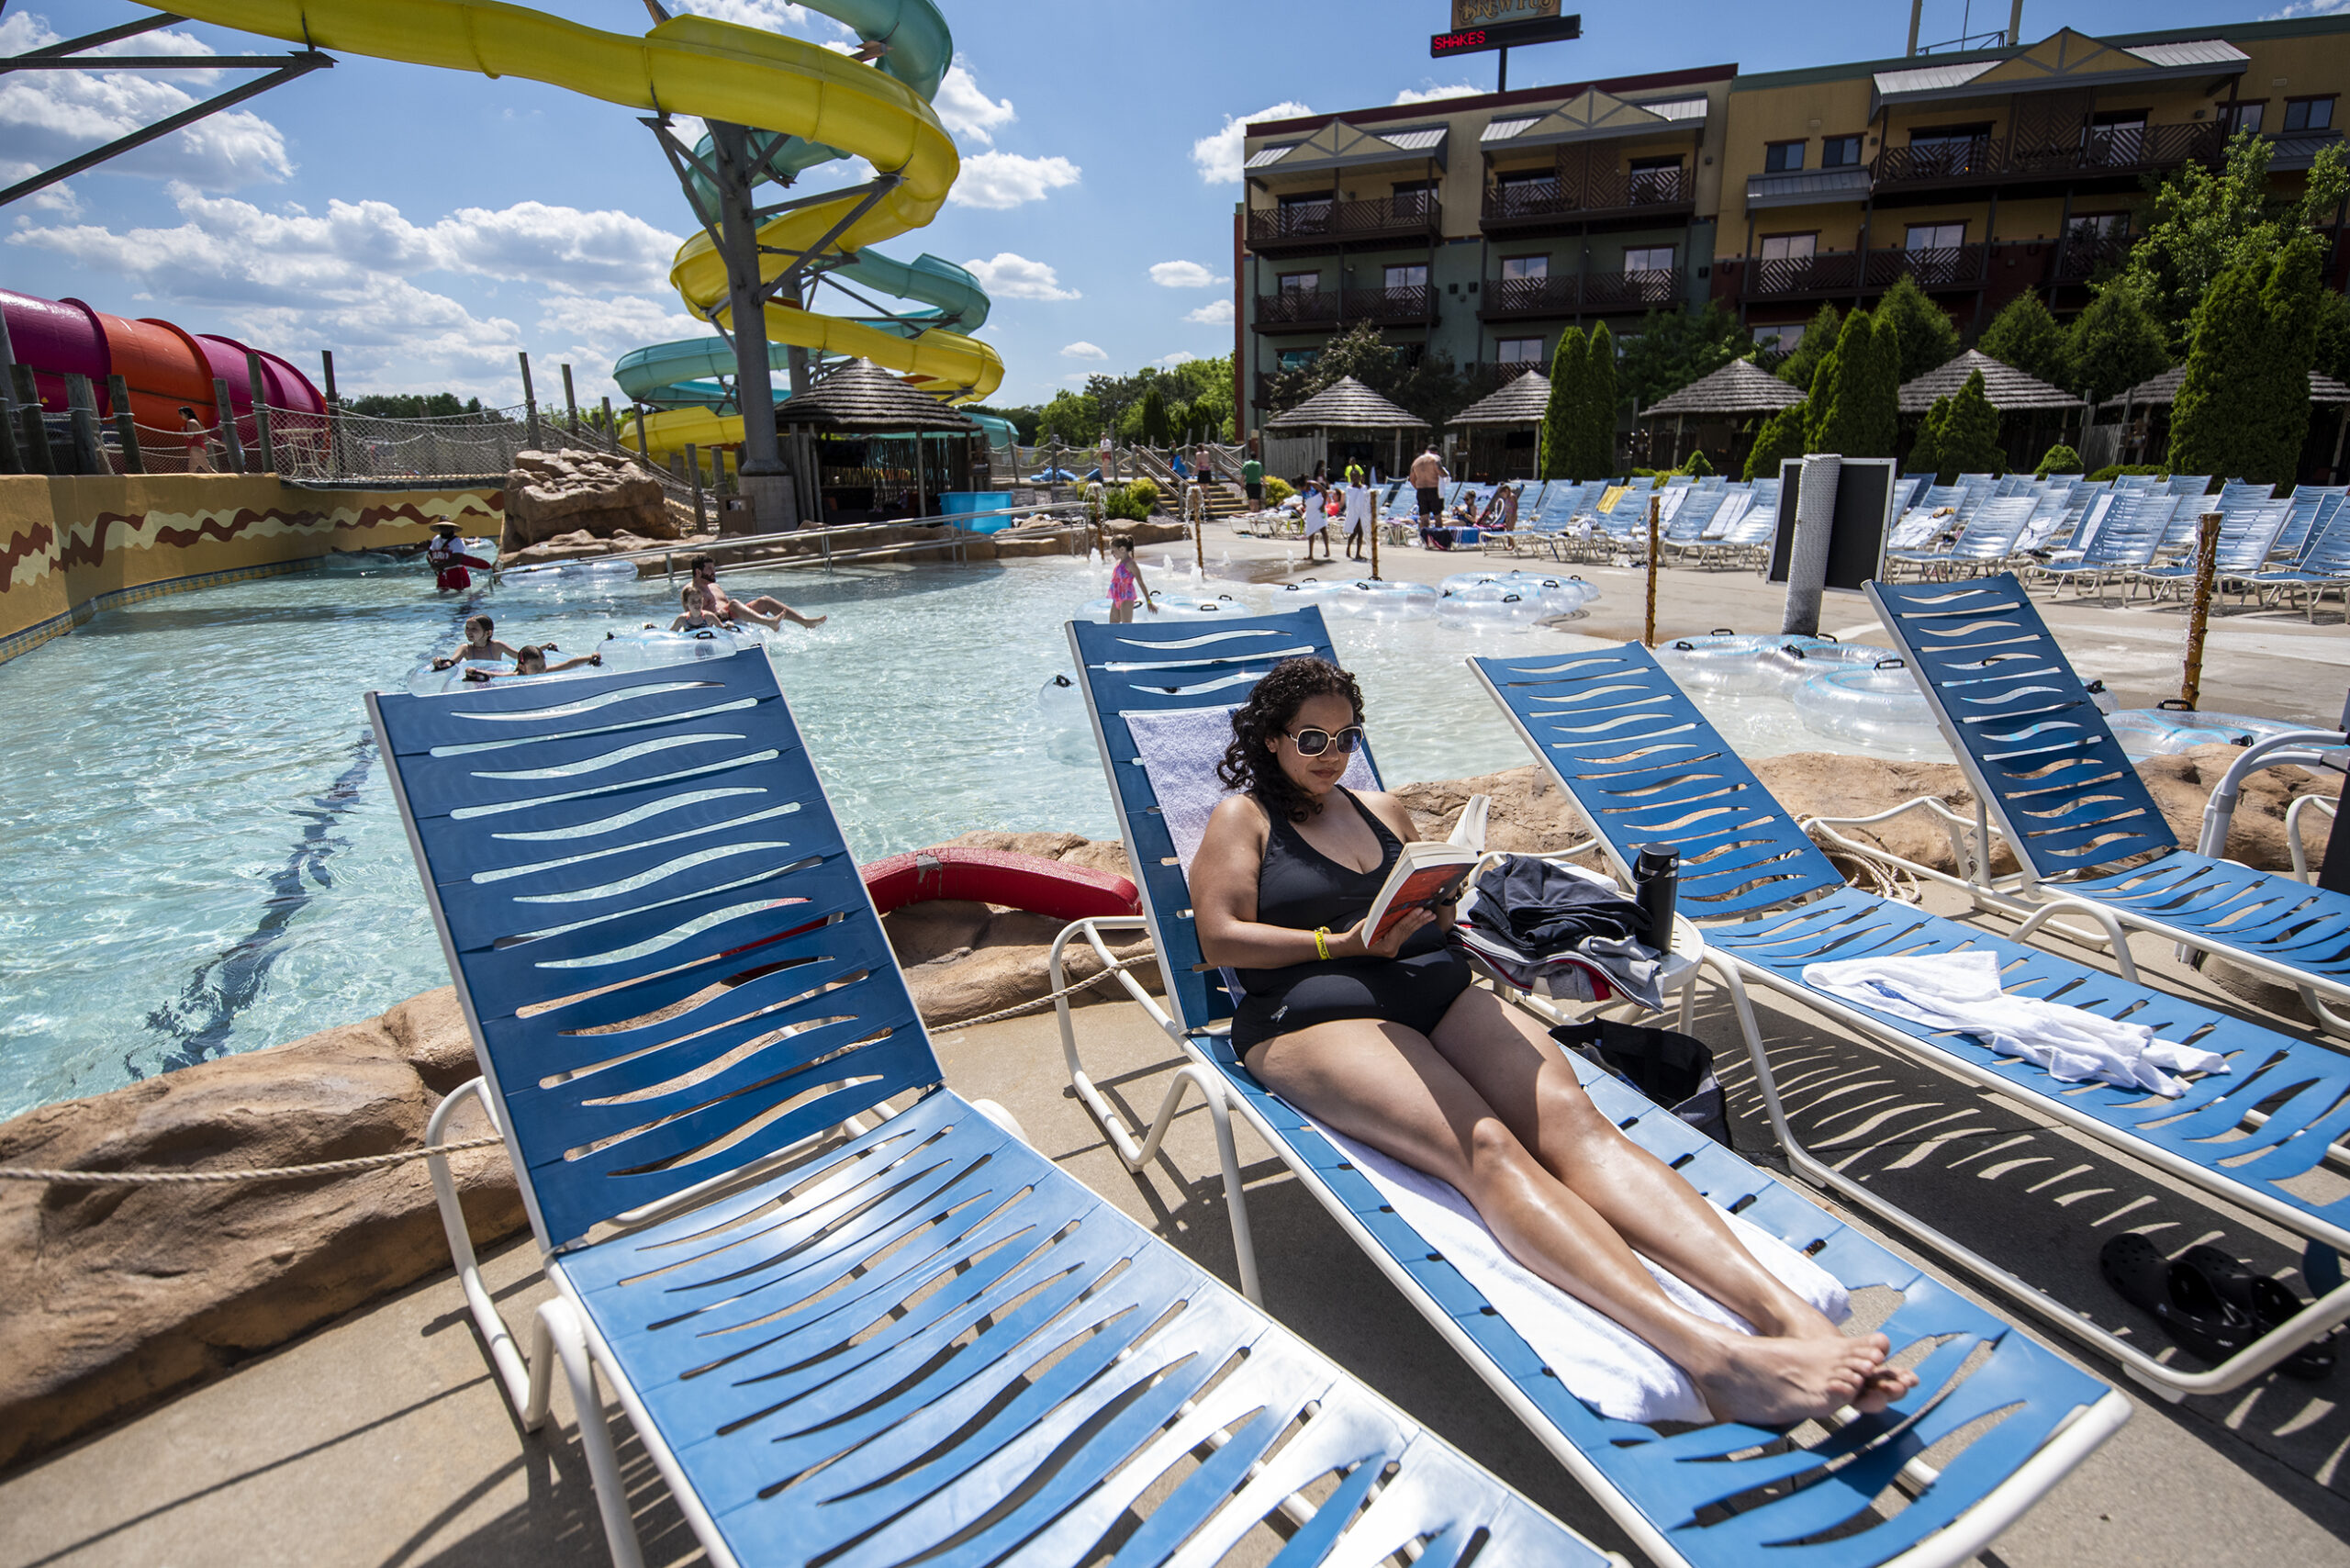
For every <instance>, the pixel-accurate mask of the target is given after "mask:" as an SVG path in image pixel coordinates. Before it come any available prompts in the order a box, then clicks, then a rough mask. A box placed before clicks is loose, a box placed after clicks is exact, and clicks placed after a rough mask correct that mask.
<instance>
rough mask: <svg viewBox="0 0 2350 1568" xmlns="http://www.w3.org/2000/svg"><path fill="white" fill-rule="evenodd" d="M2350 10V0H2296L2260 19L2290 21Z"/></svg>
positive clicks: (2332, 14) (2328, 15)
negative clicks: (2294, 18)
mask: <svg viewBox="0 0 2350 1568" xmlns="http://www.w3.org/2000/svg"><path fill="white" fill-rule="evenodd" d="M2344 11H2350V0H2294V3H2293V4H2292V5H2290V6H2286V7H2285V8H2284V9H2283V10H2281V11H2271V12H2269V13H2268V14H2267V15H2266V16H2264V17H2261V18H2260V19H2261V20H2262V21H2264V22H2282V21H2288V20H2290V19H2291V18H2293V17H2332V16H2336V15H2338V14H2340V13H2341V12H2344Z"/></svg>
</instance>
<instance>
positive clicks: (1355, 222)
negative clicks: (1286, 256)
mask: <svg viewBox="0 0 2350 1568" xmlns="http://www.w3.org/2000/svg"><path fill="white" fill-rule="evenodd" d="M1437 214H1438V202H1437V197H1436V194H1435V193H1434V192H1433V191H1431V192H1427V193H1425V194H1422V195H1417V196H1380V197H1378V198H1376V199H1374V200H1371V201H1337V200H1331V201H1308V202H1291V203H1290V204H1288V205H1287V206H1285V207H1251V208H1250V209H1249V211H1248V244H1249V246H1250V248H1251V249H1255V250H1262V249H1264V248H1266V247H1268V246H1275V247H1280V246H1298V245H1317V244H1347V243H1351V242H1353V241H1378V240H1396V239H1412V238H1418V237H1421V236H1425V235H1429V234H1433V233H1435V232H1436V231H1437Z"/></svg>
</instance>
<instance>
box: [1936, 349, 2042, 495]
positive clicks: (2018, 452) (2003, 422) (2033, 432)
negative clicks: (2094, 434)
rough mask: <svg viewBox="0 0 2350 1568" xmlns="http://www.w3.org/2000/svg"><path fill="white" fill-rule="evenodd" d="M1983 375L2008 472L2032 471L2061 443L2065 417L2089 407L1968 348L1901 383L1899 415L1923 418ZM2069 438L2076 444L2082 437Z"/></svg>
mask: <svg viewBox="0 0 2350 1568" xmlns="http://www.w3.org/2000/svg"><path fill="white" fill-rule="evenodd" d="M1978 370H1979V371H1981V372H1982V373H1983V396H1984V397H1985V398H1987V399H1988V400H1989V401H1990V404H1991V407H1993V408H1994V409H1997V410H1999V433H2000V437H2001V439H2002V441H2003V442H2004V444H2005V445H2006V447H2007V451H2008V469H2009V472H2010V473H2012V472H2014V471H2016V470H2017V469H2021V470H2023V471H2024V472H2026V473H2029V472H2031V469H2032V468H2033V467H2034V466H2036V465H2038V464H2039V462H2040V454H2042V452H2045V451H2046V450H2047V449H2048V447H2049V446H2050V445H2051V444H2052V443H2053V442H2059V441H2063V440H2065V436H2066V431H2065V426H2066V425H2067V424H2068V423H2070V422H2071V421H2070V420H2069V419H2068V418H2067V416H2068V415H2070V414H2071V413H2072V412H2074V411H2075V410H2076V409H2086V408H2087V407H2088V405H2087V404H2086V403H2084V402H2082V401H2081V400H2080V399H2079V398H2076V397H2074V396H2073V395H2072V394H2071V393H2069V392H2067V391H2065V389H2064V388H2063V387H2061V386H2050V385H2048V383H2046V382H2045V381H2042V380H2041V379H2040V378H2039V377H2038V376H2036V375H2025V374H2024V373H2023V372H2022V371H2020V370H2018V369H2017V368H2016V367H2015V366H2014V365H2011V364H2002V363H2001V362H2000V361H1998V360H1996V359H1993V358H1992V357H1991V356H1990V355H1989V354H1986V353H1983V352H1982V351H1981V350H1980V349H1969V350H1967V351H1966V352H1965V353H1963V354H1960V355H1959V356H1958V357H1957V358H1956V359H1953V360H1952V361H1950V362H1949V363H1948V364H1943V365H1942V366H1940V367H1938V368H1936V369H1933V370H1930V371H1928V372H1926V374H1925V375H1920V376H1919V377H1918V378H1917V379H1916V380H1915V381H1905V382H1903V383H1902V385H1901V411H1902V412H1903V413H1905V414H1922V413H1924V412H1926V411H1927V410H1928V409H1931V408H1932V407H1933V406H1934V404H1935V403H1936V402H1937V401H1938V400H1939V399H1941V398H1953V397H1956V396H1957V395H1958V392H1959V390H1960V389H1961V388H1962V387H1964V386H1965V385H1966V379H1967V377H1968V376H1970V375H1974V374H1975V372H1976V371H1978ZM2072 439H2073V440H2074V441H2075V442H2078V441H2079V439H2080V437H2079V436H2078V435H2077V434H2075V435H2074V436H2073V437H2072Z"/></svg>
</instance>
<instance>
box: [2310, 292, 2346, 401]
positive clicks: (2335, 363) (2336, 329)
mask: <svg viewBox="0 0 2350 1568" xmlns="http://www.w3.org/2000/svg"><path fill="white" fill-rule="evenodd" d="M2316 335H2317V366H2316V367H2317V369H2318V371H2319V372H2320V373H2321V374H2322V375H2331V376H2332V377H2333V379H2335V380H2336V381H2340V380H2341V379H2343V377H2344V375H2350V298H2345V297H2343V296H2342V295H2341V294H2339V293H2337V292H2335V291H2334V290H2333V289H2330V288H2328V289H2321V290H2320V291H2319V292H2318V297H2317V331H2316Z"/></svg>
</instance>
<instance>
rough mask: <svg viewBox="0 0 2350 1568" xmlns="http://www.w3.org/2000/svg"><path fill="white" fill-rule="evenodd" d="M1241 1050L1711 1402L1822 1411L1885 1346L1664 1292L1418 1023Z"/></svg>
mask: <svg viewBox="0 0 2350 1568" xmlns="http://www.w3.org/2000/svg"><path fill="white" fill-rule="evenodd" d="M1248 1064H1249V1069H1250V1070H1251V1071H1253V1072H1255V1073H1256V1074H1257V1075H1258V1077H1259V1078H1260V1079H1261V1080H1263V1081H1265V1082H1266V1083H1267V1084H1269V1085H1270V1087H1271V1088H1272V1089H1274V1090H1275V1091H1276V1092H1278V1093H1280V1094H1281V1097H1282V1098H1283V1099H1285V1100H1288V1101H1289V1102H1290V1103H1292V1104H1293V1105H1296V1106H1297V1107H1298V1108H1299V1109H1300V1110H1302V1111H1304V1113H1305V1114H1307V1115H1309V1116H1312V1117H1314V1118H1315V1119H1316V1120H1317V1121H1320V1122H1322V1123H1324V1124H1325V1125H1326V1126H1329V1127H1331V1128H1332V1129H1334V1130H1335V1131H1337V1132H1340V1133H1343V1134H1345V1135H1346V1136H1347V1137H1351V1138H1357V1139H1360V1141H1361V1142H1364V1143H1367V1144H1369V1145H1371V1147H1372V1148H1377V1149H1380V1150H1381V1151H1382V1152H1384V1153H1386V1154H1389V1155H1391V1156H1393V1158H1395V1159H1400V1160H1403V1161H1404V1163H1405V1164H1407V1165H1410V1166H1413V1167H1415V1168H1416V1169H1417V1170H1425V1171H1427V1172H1428V1173H1429V1174H1430V1175H1433V1176H1437V1177H1439V1178H1441V1179H1442V1180H1444V1181H1446V1182H1450V1183H1451V1184H1452V1185H1453V1186H1454V1187H1456V1188H1458V1189H1459V1190H1460V1193H1462V1194H1463V1195H1464V1196H1466V1197H1467V1198H1468V1199H1469V1201H1470V1203H1471V1204H1472V1205H1473V1206H1474V1207H1475V1208H1476V1210H1477V1213H1478V1214H1479V1215H1481V1216H1482V1217H1483V1219H1484V1221H1485V1223H1486V1224H1487V1225H1489V1226H1492V1227H1493V1230H1494V1235H1495V1236H1496V1237H1497V1238H1500V1240H1501V1243H1502V1245H1503V1246H1504V1247H1505V1248H1507V1249H1509V1252H1510V1254H1511V1256H1513V1257H1515V1258H1516V1259H1517V1260H1519V1261H1521V1262H1523V1263H1524V1264H1525V1265H1526V1266H1527V1268H1529V1269H1531V1270H1533V1271H1535V1272H1536V1273H1538V1274H1539V1275H1541V1276H1542V1277H1543V1278H1544V1279H1546V1280H1548V1281H1550V1282H1551V1283H1552V1284H1554V1285H1557V1286H1558V1287H1559V1288H1560V1289H1561V1290H1563V1291H1565V1292H1567V1293H1568V1294H1571V1295H1572V1296H1574V1297H1576V1298H1577V1299H1578V1300H1581V1301H1583V1302H1585V1303H1588V1304H1589V1305H1591V1306H1593V1307H1595V1308H1596V1309H1597V1310H1598V1311H1600V1312H1603V1313H1605V1314H1606V1315H1607V1316H1609V1317H1611V1318H1613V1319H1614V1320H1615V1321H1617V1322H1618V1323H1620V1324H1622V1325H1623V1326H1624V1327H1627V1328H1628V1329H1630V1330H1631V1331H1632V1332H1633V1333H1635V1334H1637V1335H1639V1337H1640V1338H1643V1339H1645V1340H1647V1341H1648V1342H1649V1343H1650V1344H1651V1345H1653V1346H1655V1347H1656V1349H1657V1350H1659V1351H1661V1352H1662V1353H1663V1354H1664V1355H1665V1356H1666V1357H1667V1358H1669V1359H1670V1360H1672V1361H1673V1362H1674V1363H1675V1364H1677V1365H1678V1366H1680V1367H1681V1368H1682V1369H1683V1370H1684V1371H1685V1372H1688V1373H1689V1374H1690V1376H1691V1378H1692V1379H1694V1380H1695V1382H1696V1383H1697V1386H1698V1387H1699V1389H1700V1390H1701V1391H1702V1392H1703V1393H1704V1394H1705V1396H1706V1400H1707V1405H1708V1406H1711V1407H1712V1409H1713V1410H1714V1412H1715V1413H1716V1414H1717V1415H1718V1416H1721V1417H1726V1418H1729V1419H1733V1420H1744V1421H1755V1422H1781V1421H1791V1420H1797V1419H1801V1418H1803V1417H1814V1416H1824V1415H1827V1414H1829V1413H1830V1412H1832V1411H1834V1410H1836V1409H1838V1408H1840V1407H1841V1406H1844V1405H1846V1404H1850V1403H1852V1401H1854V1400H1855V1399H1858V1398H1861V1397H1862V1396H1863V1394H1865V1393H1866V1392H1867V1390H1868V1385H1869V1381H1870V1379H1871V1377H1872V1376H1873V1375H1874V1373H1875V1372H1876V1369H1877V1367H1878V1363H1879V1362H1880V1361H1883V1359H1884V1355H1885V1349H1884V1342H1883V1341H1882V1339H1878V1340H1875V1341H1874V1342H1872V1341H1870V1340H1866V1339H1846V1338H1842V1337H1841V1336H1833V1337H1832V1338H1821V1337H1807V1338H1797V1337H1768V1338H1757V1337H1750V1336H1748V1335H1744V1334H1740V1333H1738V1332H1737V1331H1735V1330H1733V1329H1729V1328H1725V1327H1722V1326H1721V1325H1719V1324H1717V1323H1712V1322H1709V1321H1707V1319H1705V1318H1702V1317H1699V1316H1696V1315H1695V1314H1694V1313H1691V1312H1687V1311H1685V1310H1684V1309H1683V1308H1681V1307H1680V1306H1678V1305H1674V1304H1673V1300H1672V1298H1671V1297H1669V1296H1667V1295H1666V1294H1664V1292H1663V1291H1662V1289H1661V1288H1659V1286H1658V1285H1657V1282H1656V1281H1655V1279H1654V1278H1653V1277H1652V1276H1651V1274H1650V1273H1649V1271H1648V1270H1647V1269H1646V1268H1645V1267H1644V1266H1642V1264H1641V1262H1640V1260H1639V1259H1638V1258H1637V1257H1635V1256H1634V1255H1633V1253H1632V1249H1631V1248H1630V1247H1628V1246H1627V1245H1626V1244H1625V1240H1624V1238H1623V1237H1622V1235H1620V1234H1619V1233H1618V1232H1617V1229H1616V1228H1615V1227H1614V1226H1611V1225H1610V1224H1609V1223H1608V1222H1607V1220H1606V1218H1605V1217H1603V1216H1602V1215H1600V1214H1599V1213H1598V1211H1596V1210H1595V1208H1593V1206H1592V1205H1591V1204H1589V1203H1587V1202H1585V1201H1584V1200H1583V1198H1582V1197H1581V1196H1579V1195H1577V1193H1575V1192H1574V1191H1573V1190H1572V1189H1571V1188H1569V1187H1567V1186H1566V1185H1564V1184H1562V1183H1561V1182H1560V1181H1559V1179H1558V1178H1557V1177H1556V1176H1554V1175H1553V1174H1552V1173H1551V1172H1550V1170H1547V1169H1546V1168H1545V1167H1544V1165H1543V1163H1542V1162H1541V1161H1540V1160H1539V1159H1536V1158H1535V1157H1534V1156H1533V1155H1532V1154H1531V1153H1529V1152H1528V1150H1527V1147H1526V1146H1525V1145H1524V1144H1523V1143H1521V1142H1520V1141H1519V1140H1518V1139H1517V1138H1516V1137H1515V1136H1514V1135H1513V1134H1512V1133H1511V1132H1510V1129H1509V1127H1508V1126H1507V1125H1506V1123H1505V1121H1504V1120H1503V1119H1502V1117H1500V1116H1499V1115H1497V1114H1495V1113H1494V1109H1493V1107H1492V1106H1491V1105H1490V1104H1488V1103H1486V1102H1485V1100H1484V1099H1483V1096H1481V1095H1480V1094H1479V1093H1478V1092H1477V1091H1476V1090H1475V1089H1474V1088H1473V1087H1472V1085H1471V1084H1470V1082H1469V1081H1468V1080H1466V1079H1465V1078H1463V1077H1462V1076H1461V1075H1460V1072H1459V1071H1457V1070H1455V1069H1454V1068H1453V1066H1452V1064H1451V1063H1450V1062H1449V1061H1448V1060H1446V1059H1445V1058H1444V1056H1443V1055H1442V1053H1440V1052H1439V1051H1438V1049H1437V1048H1436V1047H1435V1046H1433V1045H1431V1044H1430V1043H1429V1042H1428V1040H1427V1036H1423V1035H1420V1034H1418V1033H1416V1031H1414V1030H1411V1029H1407V1028H1405V1027H1404V1026H1403V1025H1398V1024H1387V1023H1382V1022H1378V1021H1375V1020H1368V1019H1365V1020H1348V1021H1345V1022H1339V1023H1331V1024H1321V1025H1315V1026H1313V1027H1312V1028H1307V1029H1300V1030H1298V1031H1296V1032H1295V1033H1293V1034H1288V1035H1282V1036H1278V1037H1276V1038H1274V1039H1271V1040H1268V1041H1266V1042H1265V1043H1263V1044H1262V1045H1260V1046H1259V1047H1256V1048H1255V1049H1253V1050H1251V1051H1250V1052H1249V1058H1248ZM1570 1083H1571V1085H1572V1080H1570ZM1576 1092H1577V1093H1578V1094H1580V1091H1579V1090H1577V1091H1576ZM1684 1189H1685V1183H1684ZM1729 1245H1731V1246H1732V1247H1733V1248H1734V1247H1735V1246H1736V1243H1735V1242H1734V1241H1732V1242H1730V1243H1729ZM1813 1316H1815V1317H1817V1316H1818V1314H1816V1313H1815V1314H1813ZM1831 1332H1832V1331H1831Z"/></svg>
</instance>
